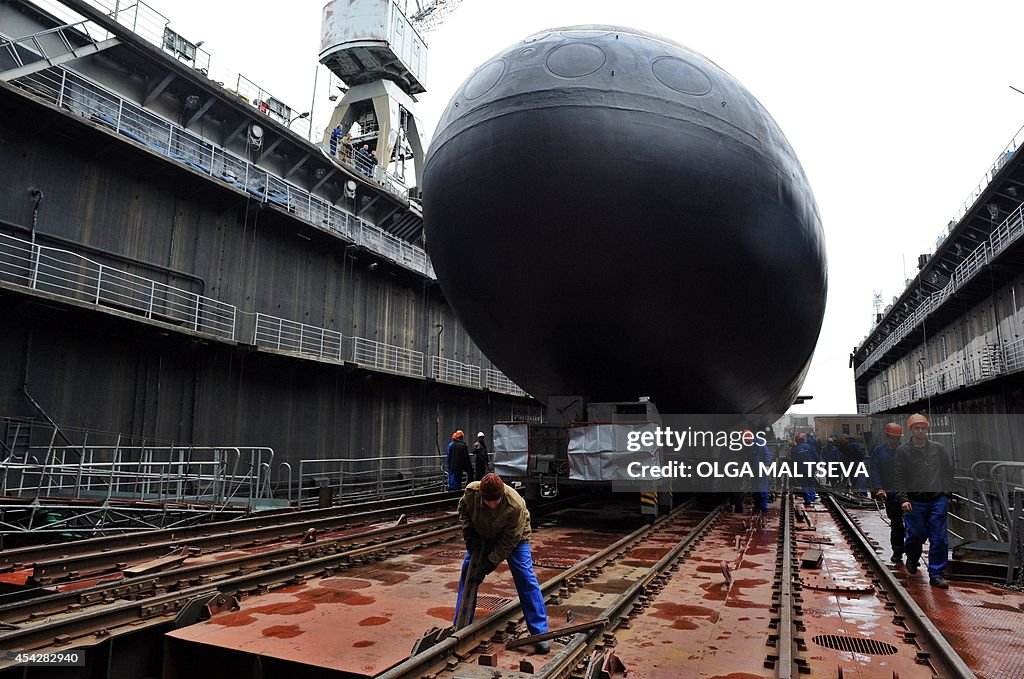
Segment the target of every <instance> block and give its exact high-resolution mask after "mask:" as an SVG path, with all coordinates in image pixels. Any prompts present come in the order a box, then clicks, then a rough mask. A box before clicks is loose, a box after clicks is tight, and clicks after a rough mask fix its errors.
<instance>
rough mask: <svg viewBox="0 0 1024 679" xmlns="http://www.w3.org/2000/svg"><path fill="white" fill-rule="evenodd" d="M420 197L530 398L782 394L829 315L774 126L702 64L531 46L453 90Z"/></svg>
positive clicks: (690, 404) (617, 48) (807, 211)
mask: <svg viewBox="0 0 1024 679" xmlns="http://www.w3.org/2000/svg"><path fill="white" fill-rule="evenodd" d="M423 189H424V190H423V201H424V226H425V230H426V237H427V245H428V250H429V253H430V256H431V259H432V261H433V265H434V269H435V271H436V273H437V277H438V281H439V283H440V285H441V288H442V290H443V291H444V293H445V295H446V296H447V298H448V300H449V302H450V303H451V305H452V307H453V309H454V310H455V312H456V313H457V314H458V316H459V318H460V320H461V321H462V322H463V323H464V324H465V325H466V327H467V329H468V331H469V333H470V334H471V336H472V337H473V339H474V341H476V342H477V343H478V345H479V346H480V348H481V349H482V350H483V351H484V352H485V353H486V354H487V355H488V357H490V358H491V360H492V361H494V363H495V364H496V365H497V366H498V367H499V368H500V369H501V370H502V371H504V372H505V373H506V374H507V375H508V376H509V377H510V378H511V379H512V380H514V381H515V382H516V383H517V384H519V385H520V386H522V387H523V388H524V389H526V390H527V392H529V393H530V394H532V395H533V396H535V397H537V398H539V399H540V400H542V401H544V400H545V399H546V398H547V397H548V396H551V395H565V394H574V395H581V396H585V397H588V398H590V399H591V400H595V401H614V400H627V399H635V398H637V397H639V396H650V397H651V398H653V399H654V400H655V402H656V403H657V404H658V407H659V409H660V410H661V412H663V413H669V412H675V413H702V412H703V413H744V414H746V413H769V412H785V410H787V409H788V407H789V405H790V404H791V403H792V401H793V399H794V397H795V396H796V394H797V391H798V390H799V388H800V385H801V384H802V381H803V378H804V376H805V374H806V371H807V368H808V365H809V362H810V359H811V356H812V353H813V350H814V346H815V344H816V342H817V338H818V333H819V331H820V327H821V322H822V317H823V315H824V309H825V297H826V288H827V281H826V263H825V248H824V239H823V233H822V227H821V222H820V217H819V214H818V209H817V206H816V203H815V201H814V197H813V194H812V192H811V189H810V186H809V184H808V182H807V179H806V177H805V175H804V172H803V169H802V168H801V167H800V164H799V162H798V160H797V158H796V156H795V154H794V153H793V150H792V149H791V148H790V146H789V143H788V142H787V140H786V138H785V136H784V135H783V134H782V132H781V131H780V130H779V128H778V126H777V125H776V124H775V122H774V120H773V119H772V118H771V116H770V115H769V114H768V113H767V112H766V111H765V110H764V108H763V107H762V106H761V105H760V104H759V103H758V102H757V100H756V99H754V97H753V96H752V95H750V93H748V92H747V91H746V90H745V89H744V88H743V87H742V85H740V84H739V82H737V81H736V80H735V79H734V78H732V77H731V76H730V75H729V74H728V73H726V72H725V71H723V70H722V69H720V68H718V67H717V66H716V65H715V64H713V63H712V62H710V61H709V60H707V59H705V58H704V57H702V56H701V55H699V54H697V53H695V52H692V51H690V50H687V49H686V48H684V47H681V46H679V45H677V44H674V43H671V42H669V41H666V40H664V39H662V38H658V37H655V36H652V35H650V34H646V33H642V32H639V31H634V30H631V29H624V28H616V27H593V26H587V27H571V28H563V29H553V30H551V31H545V32H543V33H541V34H538V35H537V36H532V37H531V38H528V39H527V40H526V41H524V42H523V43H522V44H518V45H514V46H512V47H510V48H508V49H506V50H504V51H503V52H502V53H500V54H499V55H497V56H495V57H494V58H492V59H490V60H489V61H488V62H487V63H485V64H484V65H483V66H481V67H480V68H478V69H477V70H476V71H475V72H474V74H473V75H472V76H470V78H469V79H468V80H467V81H466V83H464V84H463V86H462V87H460V88H459V90H458V91H457V92H456V94H455V96H454V97H453V99H452V101H451V103H450V104H449V106H448V109H447V110H446V112H445V114H444V115H443V116H442V118H441V121H440V123H439V126H438V129H437V132H436V134H435V137H434V141H433V143H432V144H431V147H430V152H429V154H428V156H427V160H426V166H425V173H424V187H423Z"/></svg>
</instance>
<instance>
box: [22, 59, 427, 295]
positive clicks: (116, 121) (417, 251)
mask: <svg viewBox="0 0 1024 679" xmlns="http://www.w3.org/2000/svg"><path fill="white" fill-rule="evenodd" d="M13 83H14V84H15V85H18V86H19V87H21V88H22V89H25V90H26V91H28V92H31V93H33V94H35V95H36V96H39V97H41V98H43V99H45V100H47V101H50V102H52V103H53V104H55V105H56V106H58V107H59V108H63V109H66V110H69V111H71V112H72V113H74V114H76V115H78V116H81V117H83V118H86V119H88V120H91V121H92V122H94V123H99V124H101V125H104V126H106V127H108V128H110V129H111V130H113V131H114V132H116V133H118V134H121V135H123V136H125V137H127V138H129V139H131V140H132V141H134V142H137V143H138V144H141V145H142V146H144V147H146V148H148V149H149V150H151V151H154V152H155V153H158V154H160V155H161V156H164V157H166V158H169V159H171V160H173V161H175V162H177V163H179V164H181V165H185V166H187V167H189V168H191V169H192V170H195V171H197V172H200V173H202V174H204V175H207V176H208V177H210V178H212V179H214V180H217V181H218V182H220V183H223V184H226V185H228V186H230V187H232V188H234V189H236V190H238V191H241V192H243V193H245V194H247V195H249V196H251V197H252V198H255V199H257V200H259V201H261V202H264V203H268V204H271V205H274V206H276V207H278V208H281V209H282V210H285V211H287V212H288V213H290V214H292V215H293V216H294V217H296V218H297V219H301V220H302V221H304V222H306V223H308V224H311V225H313V226H314V227H316V228H318V229H321V230H323V231H326V232H328V233H332V234H333V235H340V236H341V237H343V238H345V239H346V240H349V241H351V242H352V243H355V244H356V245H361V246H363V247H365V248H367V249H369V250H371V251H373V252H376V253H377V254H379V255H381V256H383V257H385V258H387V259H389V260H391V261H393V262H394V263H396V264H398V265H400V266H403V267H405V268H407V269H409V270H411V271H415V272H417V273H419V274H421V275H423V276H425V277H427V278H430V279H435V278H436V276H435V275H434V269H433V266H432V265H431V263H430V260H429V258H428V257H427V254H426V252H425V251H424V250H423V249H422V248H419V247H417V246H415V245H412V244H411V243H408V242H406V241H404V240H402V239H401V238H398V237H396V236H393V235H392V234H389V233H388V232H386V231H384V230H383V229H381V228H379V227H377V226H374V225H372V224H369V223H367V222H365V221H364V220H362V219H359V218H358V217H356V216H355V215H353V214H352V213H350V212H347V211H345V210H342V209H340V208H338V207H336V206H334V205H332V204H331V203H329V202H328V201H326V200H325V199H323V198H321V197H319V196H317V195H314V194H313V193H311V192H309V191H306V190H305V189H301V188H299V187H298V186H295V185H294V184H292V183H290V182H288V181H285V180H284V179H282V178H281V177H278V176H276V175H274V174H271V173H269V172H267V171H266V170H262V169H260V168H259V167H257V166H256V165H254V164H252V163H250V162H249V161H247V160H245V159H244V158H241V157H240V156H238V155H236V154H234V153H232V152H231V151H228V150H227V149H224V148H221V147H219V146H216V145H214V144H212V143H211V142H209V141H206V140H205V139H203V138H202V137H200V136H198V135H196V134H193V133H192V132H189V131H188V130H186V129H184V128H182V127H181V126H180V125H177V124H175V123H172V122H170V121H169V120H167V119H165V118H163V117H161V116H159V115H157V114H155V113H153V112H152V111H149V110H148V109H145V108H143V107H142V106H139V105H138V104H135V103H133V102H131V101H128V100H126V99H123V98H122V97H119V96H118V95H116V94H114V93H113V92H111V91H109V90H107V89H106V88H104V87H103V86H101V85H99V84H97V83H95V82H93V81H92V80H90V79H88V78H86V77H84V76H82V75H81V74H78V73H76V72H74V71H71V70H68V69H65V68H62V67H59V66H55V67H52V68H48V69H46V70H43V71H39V72H37V73H33V74H30V75H27V76H24V77H22V78H17V79H15V80H14V81H13Z"/></svg>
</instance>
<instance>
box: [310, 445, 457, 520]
mask: <svg viewBox="0 0 1024 679" xmlns="http://www.w3.org/2000/svg"><path fill="white" fill-rule="evenodd" d="M320 487H327V488H330V489H331V495H332V497H334V498H337V499H338V500H339V501H341V502H348V501H356V500H368V499H382V498H385V497H389V496H392V495H400V494H405V493H408V492H409V491H410V490H427V489H430V490H443V489H444V488H445V487H447V475H446V474H445V471H444V456H443V455H400V456H391V457H371V458H360V459H348V458H333V459H326V460H300V461H299V477H298V500H297V504H298V506H299V507H300V508H301V507H302V505H303V502H305V501H307V500H306V498H307V497H308V491H309V489H311V488H312V489H316V488H320ZM315 492H316V491H314V497H313V498H309V501H312V500H315Z"/></svg>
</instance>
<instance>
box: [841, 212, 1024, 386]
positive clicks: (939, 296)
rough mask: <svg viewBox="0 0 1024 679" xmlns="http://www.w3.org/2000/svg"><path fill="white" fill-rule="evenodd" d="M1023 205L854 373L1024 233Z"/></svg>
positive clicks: (864, 368) (860, 371) (858, 374)
mask: <svg viewBox="0 0 1024 679" xmlns="http://www.w3.org/2000/svg"><path fill="white" fill-rule="evenodd" d="M1022 208H1024V205H1018V206H1017V209H1016V210H1014V211H1013V212H1011V213H1010V214H1009V215H1008V216H1007V217H1006V219H1004V220H1003V221H1002V223H1001V224H1000V225H999V226H998V227H996V229H995V230H994V231H993V232H992V233H991V234H990V235H989V238H988V240H987V241H986V242H984V243H982V244H981V245H979V246H978V247H977V248H975V249H974V251H972V252H971V253H970V254H969V255H968V256H967V257H966V258H965V259H964V260H963V261H962V262H960V264H959V265H958V266H957V267H956V269H954V270H953V273H952V275H951V276H950V279H949V282H948V283H946V285H945V286H944V287H943V288H942V289H941V290H939V291H938V292H935V293H933V294H931V295H929V296H928V297H926V298H925V299H924V300H923V301H922V302H921V304H920V305H918V307H917V308H916V309H915V310H914V311H913V313H911V314H910V316H908V317H907V318H906V319H905V320H904V321H903V322H902V323H900V324H899V325H898V326H897V327H896V329H895V330H893V331H892V332H891V333H889V334H888V335H887V336H886V338H885V340H883V341H882V343H881V344H880V345H879V346H878V347H876V348H875V349H874V350H873V351H872V352H871V353H870V354H869V355H868V357H867V358H866V359H864V362H863V363H861V364H860V365H859V366H857V370H856V371H855V373H854V375H855V376H856V377H861V376H862V375H863V374H864V373H865V372H867V370H868V369H869V368H870V367H871V366H872V365H874V364H875V363H876V362H877V361H878V360H879V359H880V358H882V357H883V356H885V355H886V354H887V353H888V352H889V350H891V349H892V348H893V347H894V346H896V344H898V343H899V342H901V341H902V340H903V339H904V338H906V337H907V335H909V334H910V333H911V332H912V331H913V330H914V329H916V328H917V327H918V326H919V325H920V324H921V323H923V322H924V319H925V318H926V317H927V316H929V315H930V314H931V313H932V312H933V311H934V310H935V309H937V308H938V307H939V306H940V305H942V304H943V303H944V302H945V301H946V300H947V299H949V298H950V297H952V296H953V294H954V293H956V291H957V290H959V289H960V288H961V287H962V286H963V285H964V284H965V283H967V282H968V281H969V280H971V279H972V278H973V277H974V276H975V275H977V273H978V272H979V271H981V269H982V268H983V267H984V266H985V265H987V264H989V263H991V262H992V261H993V260H994V259H995V257H996V256H997V255H999V254H1000V253H1001V252H1002V251H1003V250H1005V249H1006V248H1007V247H1009V246H1010V244H1012V243H1013V242H1015V241H1016V240H1018V239H1019V238H1020V237H1021V234H1024V212H1022Z"/></svg>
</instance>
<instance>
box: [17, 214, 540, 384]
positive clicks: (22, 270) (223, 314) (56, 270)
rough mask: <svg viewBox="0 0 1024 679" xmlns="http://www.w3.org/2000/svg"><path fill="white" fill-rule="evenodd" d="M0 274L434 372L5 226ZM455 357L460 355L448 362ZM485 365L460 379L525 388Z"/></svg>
mask: <svg viewBox="0 0 1024 679" xmlns="http://www.w3.org/2000/svg"><path fill="white" fill-rule="evenodd" d="M0 280H4V281H8V282H10V283H15V284H17V285H23V286H26V287H28V288H30V289H33V290H37V291H40V292H45V293H48V294H51V295H57V296H59V297H64V298H67V299H76V300H79V301H84V302H87V303H90V304H94V305H96V306H105V307H109V308H113V309H117V310H120V311H127V312H130V313H133V314H137V315H140V316H142V317H144V318H147V319H152V320H157V321H161V322H164V323H170V324H172V325H177V326H179V327H182V328H187V329H189V330H192V331H195V332H199V333H204V334H207V335H210V336H212V337H219V338H222V339H226V340H230V341H234V340H235V339H237V338H239V337H242V336H243V333H242V332H241V331H240V327H239V323H240V317H250V316H255V327H254V329H253V331H252V335H251V336H252V343H253V346H258V347H265V348H271V349H276V350H280V351H290V352H293V353H298V354H302V355H308V356H314V357H317V358H321V359H324V360H330V361H334V362H338V363H342V362H344V361H351V362H352V363H355V364H356V365H359V366H363V367H367V368H372V369H375V370H381V371H386V372H392V373H397V374H400V375H407V376H410V377H429V376H432V373H428V372H426V369H427V368H428V367H429V366H427V365H426V364H425V361H424V356H423V353H422V352H419V351H415V350H413V349H407V348H405V347H399V346H396V345H393V344H385V343H383V342H377V341H375V340H370V339H365V338H362V337H350V336H347V335H343V334H342V333H340V332H338V331H336V330H328V329H326V328H321V327H317V326H313V325H308V324H305V323H299V322H297V321H290V320H288V319H285V318H279V317H277V316H270V315H268V314H263V313H256V314H247V313H244V312H241V313H240V312H239V311H238V309H237V307H235V306H234V305H233V304H228V303H226V302H221V301H219V300H216V299H213V298H211V297H205V296H203V295H199V294H196V293H194V292H189V291H188V290H183V289H181V288H176V287H174V286H170V285H167V284H165V283H161V282H159V281H156V280H153V279H151V278H145V277H142V276H138V275H136V274H132V273H129V272H127V271H123V270H121V269H117V268H114V267H112V266H109V265H106V264H100V263H98V262H94V261H93V260H91V259H87V258H85V257H82V256H81V255H77V254H75V253H73V252H70V251H67V250H60V249H57V248H50V247H45V246H41V245H38V244H36V243H31V242H30V241H27V240H24V239H21V238H17V237H15V236H9V235H6V234H2V233H0ZM442 360H443V361H448V360H449V359H442ZM451 364H457V362H456V361H451ZM451 364H448V363H445V364H444V365H445V366H450V365H451ZM458 365H460V366H463V368H462V370H463V373H464V374H470V375H471V374H480V371H481V368H480V367H478V366H469V365H466V364H462V363H458ZM445 370H446V371H447V372H445V373H444V374H445V376H446V377H451V376H452V375H453V373H452V372H451V370H452V368H450V367H449V368H446V369H445ZM484 372H486V374H487V382H486V385H483V384H481V383H480V380H479V379H477V380H475V381H474V380H472V379H463V380H460V381H457V382H455V383H457V384H461V385H463V386H468V387H473V388H477V389H483V388H487V389H490V390H492V391H498V392H501V393H505V394H510V395H513V396H525V395H526V392H524V391H523V390H522V389H520V388H519V387H518V386H516V385H515V383H513V382H512V381H511V380H509V379H508V378H507V377H505V376H504V375H503V374H502V373H501V372H499V371H497V370H492V369H488V370H486V371H484ZM445 381H451V380H445Z"/></svg>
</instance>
